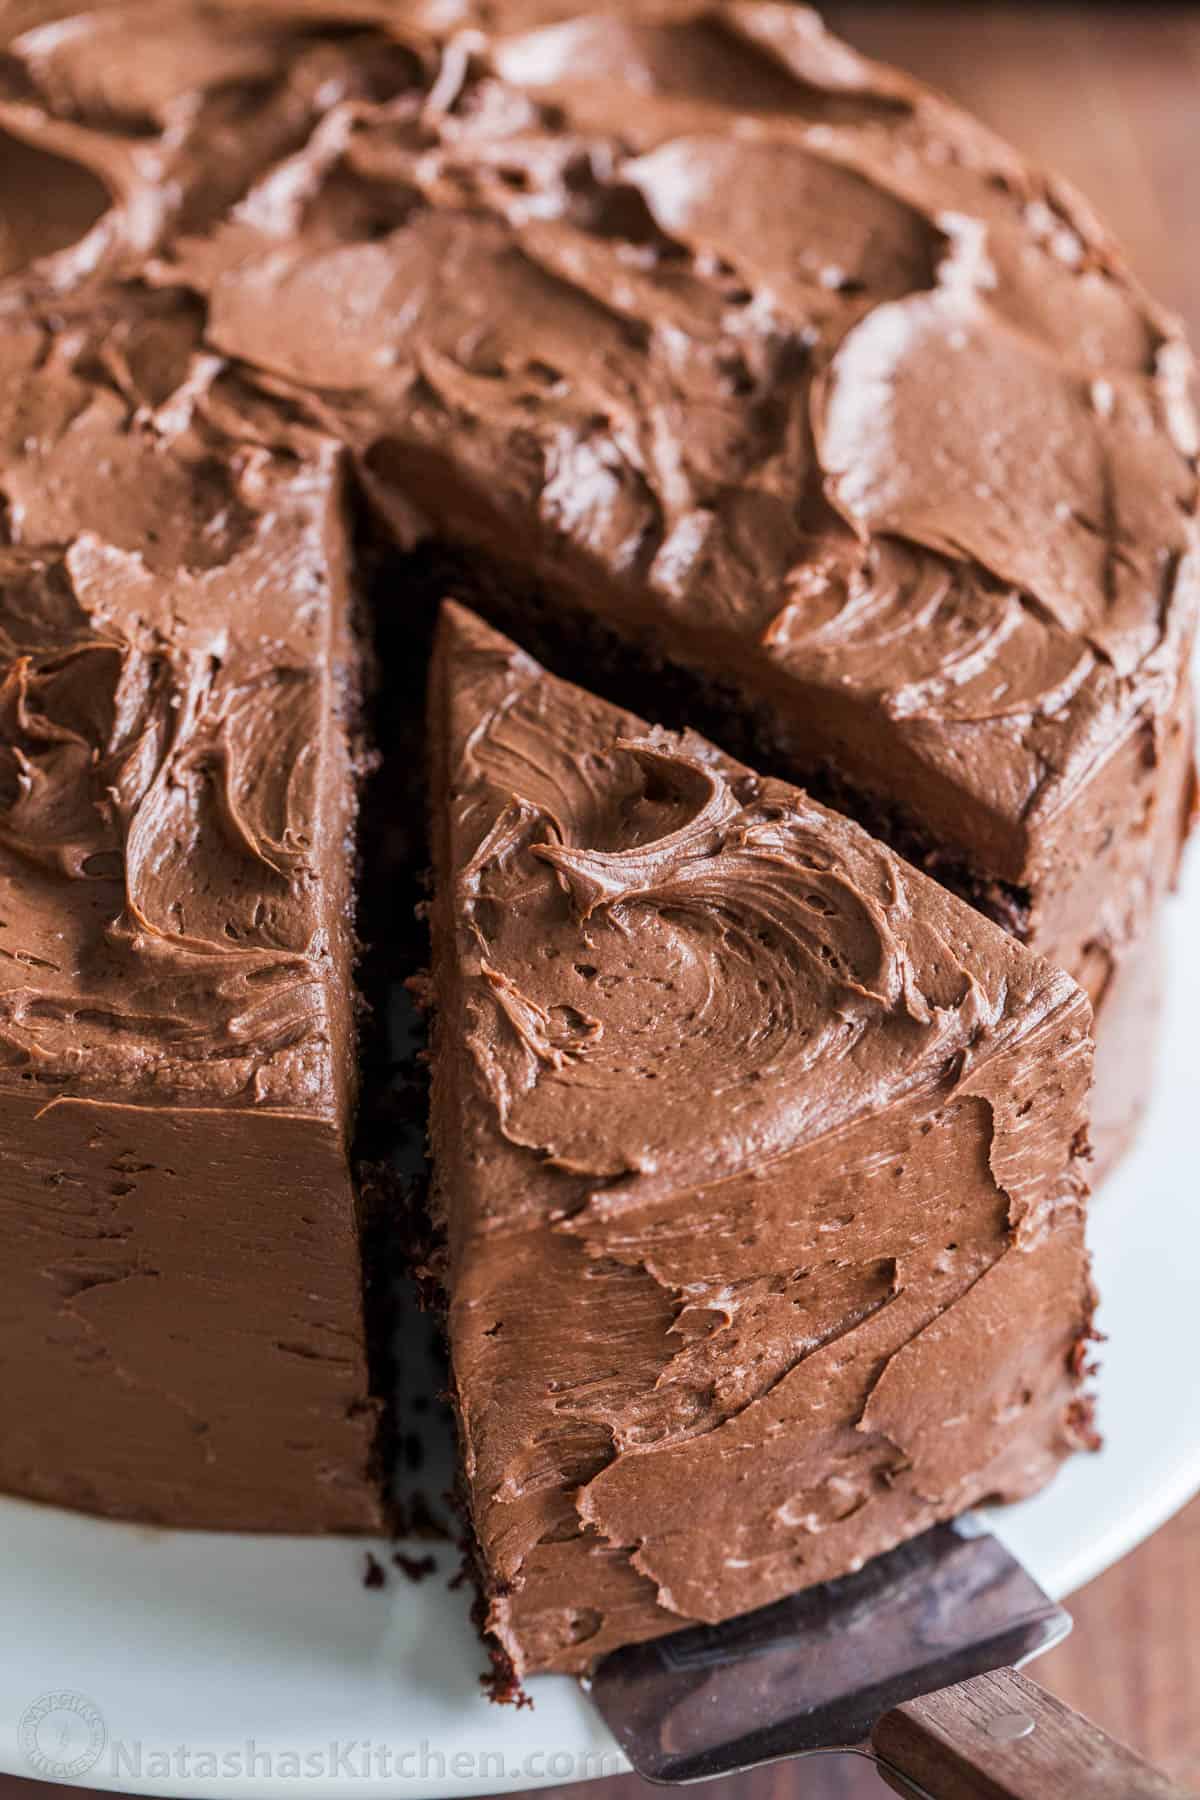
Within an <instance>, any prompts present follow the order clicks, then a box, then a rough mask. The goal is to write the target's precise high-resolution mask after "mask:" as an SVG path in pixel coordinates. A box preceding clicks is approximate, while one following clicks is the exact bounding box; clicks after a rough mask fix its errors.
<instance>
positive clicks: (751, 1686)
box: [588, 1514, 1185, 1800]
mask: <svg viewBox="0 0 1200 1800" xmlns="http://www.w3.org/2000/svg"><path fill="white" fill-rule="evenodd" d="M1070 1629H1071V1619H1070V1615H1069V1614H1068V1613H1066V1612H1064V1610H1063V1608H1062V1607H1061V1606H1056V1605H1055V1604H1054V1602H1053V1601H1052V1600H1050V1599H1048V1598H1047V1596H1046V1595H1045V1594H1044V1593H1043V1592H1042V1591H1041V1589H1040V1588H1039V1587H1038V1585H1037V1583H1036V1582H1035V1581H1034V1580H1033V1579H1032V1577H1031V1576H1030V1575H1028V1574H1027V1573H1026V1571H1025V1570H1024V1569H1023V1568H1022V1567H1021V1565H1020V1563H1019V1562H1017V1561H1016V1559H1015V1558H1014V1557H1013V1556H1011V1555H1010V1554H1009V1552H1008V1551H1007V1550H1006V1549H1005V1548H1004V1546H1003V1544H1001V1543H1000V1541H999V1539H998V1538H995V1537H993V1536H992V1535H991V1533H990V1532H988V1531H987V1530H986V1529H985V1528H984V1527H983V1526H982V1525H981V1524H980V1523H979V1522H978V1521H976V1520H975V1519H974V1518H973V1517H972V1516H971V1515H970V1514H966V1515H964V1516H963V1517H962V1518H960V1519H957V1520H955V1521H954V1522H953V1523H951V1524H948V1525H937V1526H935V1527H934V1528H933V1529H932V1530H931V1531H927V1532H924V1533H923V1534H922V1535H921V1536H920V1537H917V1538H914V1539H912V1540H911V1541H910V1542H909V1543H906V1544H901V1545H900V1546H899V1548H898V1549H895V1550H892V1551H889V1552H888V1553H887V1554H886V1555H883V1556H878V1557H875V1558H874V1559H873V1560H872V1561H871V1562H869V1563H867V1564H866V1565H865V1566H864V1567H863V1568H862V1569H860V1570H858V1571H857V1572H856V1573H855V1574H852V1575H846V1576H843V1577H842V1578H841V1579H840V1580H838V1581H831V1582H826V1583H823V1584H822V1585H821V1586H819V1587H814V1588H808V1589H806V1590H805V1591H804V1592H803V1593H799V1594H793V1595H791V1596H790V1597H788V1598H787V1599H784V1600H779V1601H776V1602H775V1603H774V1604H773V1605H771V1606H764V1607H762V1608H760V1609H759V1610H758V1611H757V1612H752V1613H746V1614H743V1615H742V1616H741V1617H740V1618H735V1619H728V1620H726V1621H725V1622H724V1623H723V1624H721V1625H711V1626H710V1625H702V1626H695V1627H689V1628H688V1629H687V1630H684V1631H680V1632H676V1633H673V1634H672V1635H670V1636H668V1637H663V1638H656V1639H654V1640H653V1641H651V1642H650V1643H646V1644H634V1645H631V1646H629V1647H628V1648H627V1649H624V1650H617V1651H614V1652H613V1653H612V1654H611V1655H610V1656H607V1657H605V1658H604V1659H603V1661H602V1662H600V1663H599V1664H598V1666H597V1668H596V1670H595V1672H594V1673H593V1675H592V1676H591V1677H590V1679H589V1682H588V1686H589V1688H590V1692H591V1696H592V1699H593V1700H594V1702H595V1704H596V1706H597V1707H598V1708H599V1710H600V1712H601V1714H602V1716H603V1718H604V1720H605V1723H606V1724H607V1725H608V1727H609V1729H610V1730H611V1731H612V1733H613V1736H614V1737H615V1738H616V1740H617V1742H618V1744H619V1745H620V1746H621V1748H622V1750H623V1751H624V1752H625V1754H626V1755H627V1756H628V1758H629V1760H630V1762H631V1763H632V1764H633V1767H634V1768H635V1770H636V1771H637V1773H638V1774H639V1775H642V1776H645V1777H646V1778H647V1779H648V1780H650V1781H657V1782H667V1783H674V1782H692V1781H707V1780H710V1779H711V1778H712V1777H714V1776H717V1775H732V1774H736V1773H738V1772H740V1771H742V1770H744V1769H753V1768H756V1767H757V1766H758V1765H759V1764H760V1763H768V1762H775V1761H778V1760H779V1759H780V1758H783V1757H799V1756H813V1755H819V1754H822V1753H829V1752H831V1751H841V1752H843V1753H844V1752H847V1751H851V1752H857V1753H858V1754H860V1755H863V1756H868V1757H871V1758H872V1759H873V1760H874V1761H875V1762H876V1764H877V1765H878V1769H879V1772H880V1774H881V1775H882V1776H884V1778H885V1779H886V1780H887V1781H888V1782H889V1784H890V1785H891V1786H892V1787H894V1788H895V1789H896V1790H897V1791H898V1792H899V1793H902V1794H907V1795H910V1796H912V1795H916V1796H918V1797H923V1800H1051V1797H1053V1800H1185V1796H1184V1790H1183V1789H1182V1788H1179V1787H1177V1786H1176V1785H1175V1783H1174V1782H1172V1781H1171V1780H1170V1779H1169V1778H1168V1777H1167V1776H1165V1775H1162V1774H1160V1773H1159V1772H1158V1771H1157V1770H1155V1769H1153V1768H1151V1767H1150V1765H1149V1764H1148V1763H1145V1762H1143V1761H1142V1759H1141V1757H1139V1756H1137V1755H1135V1753H1134V1752H1133V1751H1132V1750H1130V1749H1128V1748H1126V1746H1125V1745H1123V1744H1119V1743H1117V1742H1116V1741H1115V1740H1114V1739H1112V1738H1110V1737H1108V1736H1107V1735H1106V1734H1105V1733H1104V1732H1103V1731H1101V1730H1100V1729H1099V1727H1098V1726H1096V1725H1093V1724H1092V1723H1091V1721H1090V1720H1088V1719H1085V1718H1084V1717H1083V1716H1082V1715H1081V1714H1079V1713H1076V1712H1073V1711H1072V1710H1071V1709H1070V1707H1068V1706H1064V1705H1063V1703H1062V1702H1061V1701H1060V1700H1057V1699H1055V1698H1054V1696H1053V1695H1051V1694H1048V1693H1046V1692H1045V1691H1044V1690H1043V1689H1042V1688H1039V1687H1038V1686H1037V1685H1036V1684H1035V1683H1034V1682H1032V1681H1029V1680H1028V1679H1027V1678H1026V1677H1025V1676H1024V1675H1021V1674H1018V1673H1017V1670H1018V1669H1019V1668H1020V1667H1021V1665H1022V1664H1024V1663H1026V1662H1028V1661H1029V1660H1030V1659H1031V1658H1032V1657H1034V1656H1037V1655H1038V1654H1039V1652H1040V1651H1042V1650H1048V1649H1049V1648H1050V1647H1051V1645H1053V1644H1057V1643H1058V1642H1059V1641H1060V1640H1061V1639H1062V1638H1064V1637H1065V1636H1066V1634H1067V1632H1068V1631H1069V1630H1070Z"/></svg>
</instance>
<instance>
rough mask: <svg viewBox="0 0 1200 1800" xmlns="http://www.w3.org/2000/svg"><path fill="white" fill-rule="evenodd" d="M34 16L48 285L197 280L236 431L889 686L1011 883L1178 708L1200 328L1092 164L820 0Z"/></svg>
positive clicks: (24, 64)
mask: <svg viewBox="0 0 1200 1800" xmlns="http://www.w3.org/2000/svg"><path fill="white" fill-rule="evenodd" d="M7 17H8V18H9V20H10V22H9V23H8V24H7V30H8V33H9V39H10V41H9V46H8V54H7V58H6V61H5V63H4V67H3V71H2V73H0V82H2V84H3V85H0V129H2V130H4V131H5V132H6V133H7V134H8V138H9V141H10V143H11V144H12V145H14V146H16V147H17V150H16V151H15V152H13V153H14V154H16V155H17V156H18V161H17V162H16V163H15V164H14V166H15V167H17V168H18V169H21V170H26V171H27V173H26V175H25V177H24V179H21V180H18V181H17V182H15V183H12V184H6V189H5V194H4V198H3V202H2V205H3V209H4V212H5V214H6V218H5V228H4V233H3V243H4V246H5V251H6V253H7V254H8V256H9V260H10V261H15V262H16V263H19V264H20V265H21V266H20V268H19V269H18V270H16V271H15V272H14V273H13V275H12V276H11V277H10V286H11V288H12V291H13V292H14V293H17V294H19V295H20V296H21V299H22V303H23V304H26V305H27V304H28V303H29V297H30V294H31V293H37V294H40V295H41V297H42V301H43V303H48V302H50V301H52V300H53V297H54V296H55V295H58V294H61V293H62V292H63V291H64V290H71V289H73V288H79V287H80V286H83V287H86V285H87V283H88V282H90V281H94V280H96V279H98V277H99V276H100V275H104V276H105V277H106V278H108V279H116V278H121V279H126V280H136V281H143V282H149V283H151V284H155V285H158V286H161V287H162V288H163V290H164V292H165V293H166V294H170V295H174V296H176V298H177V303H178V304H179V305H181V306H182V305H185V304H187V305H190V304H194V302H193V301H192V300H190V299H187V300H185V298H184V292H185V290H186V291H187V292H188V293H189V294H190V295H192V296H195V297H197V298H198V299H199V301H200V302H201V303H202V314H203V325H202V340H203V361H202V367H203V371H204V373H203V375H202V376H201V377H199V378H200V379H203V380H204V381H209V382H212V383H214V384H216V385H218V386H220V385H223V387H224V390H225V395H226V402H227V405H228V406H229V408H230V410H231V420H230V424H231V429H232V430H233V432H234V435H235V436H236V435H238V433H239V432H240V433H242V434H246V433H250V434H252V435H255V436H261V435H263V433H267V435H268V436H271V435H273V437H274V439H276V440H281V441H290V440H291V439H292V437H293V435H294V432H295V430H296V428H297V422H298V421H303V422H305V423H306V424H307V425H308V426H310V427H312V426H316V427H318V428H319V429H321V430H324V431H327V432H329V433H331V434H333V435H334V436H336V437H338V438H340V439H341V440H343V441H344V442H345V443H347V444H348V445H349V446H350V447H351V449H352V451H353V452H354V453H355V456H356V458H357V461H358V467H359V472H360V476H361V479H362V481H363V483H364V486H365V487H366V490H367V492H368V493H369V495H370V496H371V497H372V499H373V500H374V501H375V503H376V505H377V507H378V508H379V510H380V513H381V514H382V516H383V517H384V518H385V519H386V520H387V522H388V525H389V528H390V529H391V530H392V531H393V532H394V533H396V534H399V535H400V536H405V535H406V534H411V533H413V532H415V531H417V530H419V529H421V528H422V526H428V525H429V524H430V523H432V524H434V525H435V526H437V527H438V528H441V529H446V530H449V531H450V532H451V533H456V534H458V535H461V536H464V537H466V538H468V539H475V540H477V541H482V542H484V543H485V544H486V545H487V546H489V547H490V548H492V549H495V550H499V551H501V552H505V553H508V554H510V555H511V556H513V557H515V558H516V560H517V561H518V562H520V563H521V564H522V566H524V567H525V568H526V569H528V570H531V571H532V572H534V573H542V574H547V575H549V576H551V577H552V578H554V579H569V580H571V581H574V582H576V583H578V584H580V585H581V586H582V587H583V588H585V589H587V590H588V591H590V592H592V593H603V594H604V596H605V598H604V602H603V605H604V607H607V608H608V609H610V610H611V611H612V613H613V614H614V615H621V616H623V617H625V618H626V619H628V620H632V621H633V622H634V623H635V624H636V623H642V624H645V625H647V626H648V627H649V628H651V629H652V630H653V631H654V632H656V633H657V634H658V635H659V636H660V637H662V638H663V639H664V640H666V639H670V641H671V642H673V643H675V644H677V645H678V646H679V647H682V648H683V649H685V650H687V649H690V650H691V651H693V652H694V651H696V649H697V647H703V646H706V645H707V646H709V647H710V648H711V647H712V646H713V645H718V644H720V645H726V646H728V645H736V646H737V647H738V654H739V656H741V657H742V658H743V659H744V660H746V661H747V662H752V663H753V666H754V669H755V670H756V672H757V673H756V679H757V680H759V681H760V682H764V683H765V682H773V683H774V684H775V686H776V688H778V685H779V683H780V682H782V683H784V684H785V686H786V685H787V684H788V683H791V684H793V686H792V691H793V692H794V693H795V694H796V695H797V696H798V697H797V699H796V702H795V704H797V705H798V706H802V705H803V704H804V698H803V696H804V695H805V694H809V695H811V694H813V693H816V692H827V693H831V694H835V695H837V696H840V697H841V698H842V699H843V700H845V699H850V700H853V701H856V702H859V703H861V713H860V717H859V720H858V724H857V726H856V729H858V730H866V729H868V724H866V723H864V721H870V722H872V723H870V725H869V728H870V729H871V730H874V731H876V732H877V733H878V734H879V735H880V741H881V743H887V744H900V745H903V747H904V750H905V754H906V755H907V756H908V757H909V758H910V759H915V762H916V764H917V765H919V766H920V767H922V768H924V769H926V770H928V771H931V772H932V773H933V774H935V775H936V776H937V777H938V778H939V779H943V780H945V781H948V782H950V783H951V784H952V785H954V786H955V787H956V789H959V790H961V791H962V792H963V793H964V795H965V796H966V797H967V800H968V802H969V803H970V805H971V806H972V807H973V808H974V813H975V816H976V818H977V820H982V819H984V818H987V819H988V820H990V821H991V822H992V823H991V826H990V827H989V830H990V832H991V838H990V840H989V841H990V844H991V849H992V851H993V852H994V854H995V858H996V866H995V868H994V870H993V872H997V873H1001V874H1004V875H1008V876H1011V877H1012V878H1014V879H1016V878H1023V870H1024V863H1025V861H1027V860H1028V859H1029V858H1030V857H1031V856H1032V855H1033V851H1032V849H1031V848H1030V846H1031V845H1032V844H1033V842H1034V840H1035V839H1036V837H1037V833H1038V830H1039V828H1040V827H1041V826H1044V825H1045V824H1046V823H1047V821H1050V820H1053V819H1054V818H1055V817H1057V816H1058V815H1059V813H1060V812H1061V810H1062V808H1063V806H1064V805H1065V803H1066V802H1067V801H1068V800H1069V799H1070V797H1071V796H1072V794H1073V793H1074V792H1076V790H1077V788H1078V786H1079V784H1080V782H1081V781H1082V780H1084V779H1085V778H1086V776H1087V774H1088V773H1089V772H1090V771H1091V770H1093V769H1094V768H1095V767H1097V766H1098V764H1099V763H1100V762H1101V761H1102V760H1103V758H1104V756H1105V755H1106V754H1107V752H1108V750H1109V749H1110V747H1111V745H1112V744H1113V743H1114V742H1116V741H1117V740H1118V739H1119V738H1120V737H1121V736H1123V735H1124V734H1126V733H1127V732H1128V731H1129V729H1130V726H1131V721H1132V720H1133V719H1135V718H1136V717H1137V716H1138V715H1139V714H1140V713H1143V712H1144V711H1145V710H1146V709H1147V708H1150V709H1154V708H1158V707H1164V706H1165V705H1166V704H1167V702H1168V700H1169V697H1170V695H1171V693H1172V692H1173V690H1174V688H1175V686H1176V684H1177V681H1178V674H1179V669H1180V665H1181V662H1182V659H1183V656H1184V652H1185V650H1186V646H1187V643H1188V642H1189V641H1190V636H1191V632H1192V627H1193V620H1194V613H1195V601H1196V584H1195V578H1194V561H1195V559H1194V545H1195V534H1196V525H1195V516H1196V506H1197V482H1196V452H1197V435H1196V425H1195V420H1194V417H1193V413H1192V409H1191V404H1190V400H1189V380H1190V363H1189V359H1188V356H1187V353H1186V351H1185V349H1184V347H1183V344H1182V341H1181V338H1180V335H1179V331H1178V328H1177V326H1176V325H1175V323H1174V322H1173V321H1172V320H1170V319H1169V318H1167V317H1166V316H1165V315H1164V314H1162V313H1161V312H1160V311H1159V310H1158V309H1157V308H1156V307H1155V306H1154V305H1153V304H1152V303H1151V302H1150V301H1149V300H1148V299H1147V297H1146V296H1145V295H1144V294H1143V293H1142V291H1141V290H1140V288H1139V287H1138V285H1137V284H1136V282H1135V281H1134V280H1133V279H1132V278H1131V277H1130V275H1129V274H1128V272H1127V271H1126V270H1125V268H1124V266H1123V264H1122V262H1121V260H1120V258H1119V256H1118V254H1117V252H1116V251H1115V250H1114V247H1113V246H1112V244H1111V242H1110V241H1109V239H1108V238H1107V236H1106V235H1105V233H1104V231H1103V230H1102V228H1101V227H1100V226H1099V225H1098V224H1097V222H1096V221H1095V219H1094V218H1093V217H1092V215H1091V213H1090V211H1089V210H1088V208H1087V207H1086V205H1085V204H1084V203H1083V202H1082V201H1080V200H1079V198H1078V197H1077V196H1076V195H1074V194H1073V193H1071V192H1070V191H1069V190H1068V189H1067V188H1065V187H1064V186H1063V185H1062V184H1061V183H1059V182H1057V181H1055V180H1053V179H1051V178H1049V177H1046V176H1043V175H1041V174H1038V173H1037V172H1035V171H1032V170H1031V169H1030V168H1029V167H1028V166H1027V164H1026V163H1025V162H1024V161H1023V160H1022V159H1021V158H1020V157H1018V156H1017V155H1016V154H1015V153H1014V152H1013V151H1011V150H1010V149H1008V148H1007V147H1006V146H1005V145H1004V144H1003V143H1002V142H1001V141H999V140H998V139H997V138H996V137H994V136H993V135H992V134H991V133H990V132H988V131H986V130H985V129H984V128H983V127H982V126H980V125H979V124H977V123H976V122H974V121H972V120H971V119H969V118H968V117H967V116H965V115H964V114H963V113H962V112H960V111H959V110H957V109H956V108H954V107H952V106H951V105H949V104H948V103H946V102H944V101H942V100H940V99H939V98H937V97H936V96H934V95H932V94H930V93H929V92H928V91H927V90H925V89H924V88H922V87H921V86H920V85H919V84H917V83H915V82H913V81H911V80H909V79H908V78H906V77H904V76H901V75H899V74H897V73H895V72H893V71H891V70H887V69H884V68H881V67H879V66H877V65H875V64H872V63H870V62H868V61H866V60H865V59H863V58H861V57H859V56H858V55H856V54H855V53H854V52H853V51H851V50H850V49H848V48H847V47H846V46H844V45H842V44H840V43H839V42H838V41H837V40H835V39H833V38H831V37H830V36H829V35H828V34H827V33H826V32H825V31H824V30H823V28H822V26H821V24H820V22H819V20H818V19H817V17H816V15H815V14H813V13H812V12H810V11H808V10H807V9H805V8H803V7H799V6H792V5H782V4H772V3H771V0H712V3H709V0H703V3H702V0H640V3H639V4H637V5H628V6H611V7H609V8H603V7H599V8H595V9H592V10H588V11H581V10H579V9H578V8H575V9H572V8H570V7H569V6H567V5H566V4H558V3H556V0H547V3H545V4H543V3H541V0H500V3H499V4H489V5H487V6H484V5H483V4H478V5H475V4H472V0H424V3H419V4H413V5H411V6H406V7H404V8H397V7H395V6H390V5H386V4H382V3H381V4H370V3H369V0H362V3H360V4H354V3H347V4H341V5H337V4H334V3H333V0H327V3H322V0H276V3H275V4H270V5H268V4H261V5H250V6H244V5H242V6H237V7H235V8H230V7H228V6H223V5H212V4H210V5H207V6H205V5H200V4H195V5H189V4H185V3H184V0H169V3H168V4H156V5H154V6H152V7H151V6H147V5H146V4H145V3H144V0H116V3H115V4H109V5H106V6H102V7H100V8H98V9H96V10H93V11H89V12H87V13H79V14H75V15H69V16H68V9H66V8H64V7H63V6H62V5H61V4H59V3H55V4H48V5H44V6H39V5H37V4H35V3H33V0H31V3H30V4H26V5H22V6H18V7H17V8H16V9H15V12H12V13H11V14H10V15H7ZM51 173H52V174H53V176H54V182H53V191H54V193H55V195H56V202H55V204H54V205H53V206H52V207H50V208H48V209H47V208H46V207H44V206H43V205H42V204H41V201H40V199H39V198H38V196H39V194H40V193H41V192H42V191H44V190H45V188H46V186H47V183H48V181H49V177H50V175H51ZM39 174H40V176H41V179H39V178H38V177H39ZM239 419H240V420H241V423H240V424H239V423H238V420H239ZM268 421H269V423H268ZM981 830H982V826H981ZM1000 861H1004V862H1005V863H1006V866H1005V867H1003V868H1001V867H999V862H1000Z"/></svg>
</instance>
